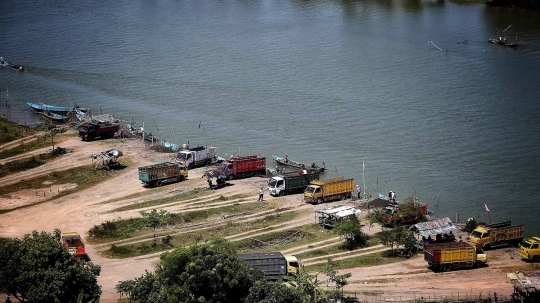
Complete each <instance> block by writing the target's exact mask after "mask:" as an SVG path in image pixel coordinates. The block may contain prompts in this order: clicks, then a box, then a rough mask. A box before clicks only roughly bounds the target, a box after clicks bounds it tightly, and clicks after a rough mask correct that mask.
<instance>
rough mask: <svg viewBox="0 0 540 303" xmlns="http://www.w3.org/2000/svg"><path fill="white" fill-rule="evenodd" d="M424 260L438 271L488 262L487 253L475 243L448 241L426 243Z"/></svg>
mask: <svg viewBox="0 0 540 303" xmlns="http://www.w3.org/2000/svg"><path fill="white" fill-rule="evenodd" d="M424 260H425V261H427V262H428V264H429V267H431V268H432V269H434V270H436V271H451V270H452V269H454V268H466V267H479V266H483V265H485V264H487V255H486V253H485V252H484V251H483V250H482V249H481V248H477V247H476V245H474V244H470V243H467V242H448V243H436V244H428V245H426V247H425V249H424Z"/></svg>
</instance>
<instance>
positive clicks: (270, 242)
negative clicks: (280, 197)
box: [234, 224, 336, 253]
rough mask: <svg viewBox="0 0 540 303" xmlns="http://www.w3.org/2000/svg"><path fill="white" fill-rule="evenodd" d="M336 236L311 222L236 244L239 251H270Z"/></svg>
mask: <svg viewBox="0 0 540 303" xmlns="http://www.w3.org/2000/svg"><path fill="white" fill-rule="evenodd" d="M335 236H336V235H335V234H334V233H333V232H331V231H329V230H327V229H323V228H320V227H319V226H318V225H317V224H309V225H303V226H299V227H297V228H291V229H287V230H283V231H279V232H274V233H268V234H263V235H257V236H253V237H251V238H248V239H243V240H240V241H237V242H235V243H234V245H235V247H236V249H237V251H238V252H239V253H246V252H251V251H260V252H270V251H280V250H285V249H289V248H292V247H295V246H298V245H305V244H308V243H312V242H319V241H323V240H326V239H330V238H333V237H335Z"/></svg>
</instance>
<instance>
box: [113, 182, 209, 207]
mask: <svg viewBox="0 0 540 303" xmlns="http://www.w3.org/2000/svg"><path fill="white" fill-rule="evenodd" d="M211 192H212V191H210V190H209V189H207V188H196V189H193V190H190V191H186V192H183V193H180V194H177V195H174V196H170V197H166V198H161V199H156V200H150V201H145V202H142V203H137V204H133V205H126V206H123V207H118V208H115V209H113V210H111V211H109V212H111V213H112V212H119V211H126V210H134V209H139V208H146V207H153V206H159V205H163V204H167V203H172V202H180V201H186V200H190V199H193V198H197V197H200V196H201V195H208V194H210V193H211ZM143 195H144V194H143ZM137 196H142V195H140V194H137ZM125 199H128V198H125V197H124V198H122V200H125Z"/></svg>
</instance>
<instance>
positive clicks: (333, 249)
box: [295, 237, 380, 259]
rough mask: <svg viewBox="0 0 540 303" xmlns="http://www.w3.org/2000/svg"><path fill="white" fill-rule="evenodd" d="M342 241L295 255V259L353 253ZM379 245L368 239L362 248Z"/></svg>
mask: <svg viewBox="0 0 540 303" xmlns="http://www.w3.org/2000/svg"><path fill="white" fill-rule="evenodd" d="M343 243H344V242H343V241H340V242H338V243H336V244H335V245H332V246H328V247H324V248H321V249H317V250H312V251H308V252H305V253H301V254H295V256H296V257H297V258H300V259H308V258H316V257H324V256H327V255H331V254H336V253H341V252H354V251H356V250H349V249H347V248H346V247H345V246H344V245H343ZM378 244H380V240H379V239H377V238H373V237H370V239H369V240H368V241H367V245H366V246H364V247H363V248H368V247H372V246H375V245H378Z"/></svg>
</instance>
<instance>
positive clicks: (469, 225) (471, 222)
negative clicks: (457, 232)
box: [463, 217, 478, 233]
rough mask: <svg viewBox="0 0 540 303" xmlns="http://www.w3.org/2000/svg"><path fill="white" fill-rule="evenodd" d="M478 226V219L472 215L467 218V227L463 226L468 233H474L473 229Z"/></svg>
mask: <svg viewBox="0 0 540 303" xmlns="http://www.w3.org/2000/svg"><path fill="white" fill-rule="evenodd" d="M477 226H478V224H477V223H476V219H475V218H474V217H470V218H469V219H467V223H465V227H463V231H466V232H468V233H472V231H473V230H474V229H475V228H476V227H477Z"/></svg>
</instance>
